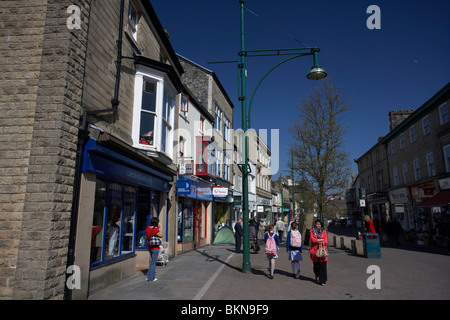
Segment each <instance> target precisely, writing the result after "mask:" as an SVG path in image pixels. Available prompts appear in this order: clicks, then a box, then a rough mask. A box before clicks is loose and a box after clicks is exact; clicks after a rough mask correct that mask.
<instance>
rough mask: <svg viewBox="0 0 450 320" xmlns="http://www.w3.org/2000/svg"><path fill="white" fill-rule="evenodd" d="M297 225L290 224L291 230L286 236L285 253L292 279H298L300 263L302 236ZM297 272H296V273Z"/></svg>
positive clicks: (301, 259) (294, 223) (301, 258)
mask: <svg viewBox="0 0 450 320" xmlns="http://www.w3.org/2000/svg"><path fill="white" fill-rule="evenodd" d="M297 227H298V226H297V223H296V222H292V223H291V230H289V232H288V234H287V240H286V241H287V242H286V251H287V252H288V256H289V260H290V261H291V267H292V273H293V275H294V278H296V279H299V278H300V261H303V257H302V249H303V246H302V235H301V233H300V231H299V230H298V229H297ZM296 270H297V271H296Z"/></svg>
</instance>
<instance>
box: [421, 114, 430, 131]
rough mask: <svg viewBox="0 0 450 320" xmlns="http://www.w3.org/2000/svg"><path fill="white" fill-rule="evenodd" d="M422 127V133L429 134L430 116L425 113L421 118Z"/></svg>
mask: <svg viewBox="0 0 450 320" xmlns="http://www.w3.org/2000/svg"><path fill="white" fill-rule="evenodd" d="M422 129H423V135H427V134H430V132H431V128H430V117H429V116H428V115H426V116H425V117H423V118H422Z"/></svg>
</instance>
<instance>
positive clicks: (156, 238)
mask: <svg viewBox="0 0 450 320" xmlns="http://www.w3.org/2000/svg"><path fill="white" fill-rule="evenodd" d="M160 229H161V226H160V224H159V219H158V218H156V217H152V218H151V220H150V225H149V226H148V227H147V229H146V232H147V242H148V252H149V253H150V265H149V267H148V272H147V276H146V279H147V281H157V280H158V279H157V278H155V269H156V261H158V255H159V246H160V245H161V238H162V236H163V235H162V231H161V230H160Z"/></svg>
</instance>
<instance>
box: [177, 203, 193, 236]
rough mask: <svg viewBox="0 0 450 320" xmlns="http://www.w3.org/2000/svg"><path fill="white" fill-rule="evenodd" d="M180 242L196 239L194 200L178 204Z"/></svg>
mask: <svg viewBox="0 0 450 320" xmlns="http://www.w3.org/2000/svg"><path fill="white" fill-rule="evenodd" d="M177 239H178V242H181V243H183V242H184V243H186V242H190V241H192V240H193V239H194V205H193V202H192V200H190V199H183V200H182V201H180V202H179V204H178V237H177Z"/></svg>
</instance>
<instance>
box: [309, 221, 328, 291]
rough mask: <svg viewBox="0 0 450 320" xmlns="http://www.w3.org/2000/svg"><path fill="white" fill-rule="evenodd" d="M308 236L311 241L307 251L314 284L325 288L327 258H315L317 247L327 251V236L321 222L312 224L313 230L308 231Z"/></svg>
mask: <svg viewBox="0 0 450 320" xmlns="http://www.w3.org/2000/svg"><path fill="white" fill-rule="evenodd" d="M309 236H310V239H311V248H310V249H309V256H310V259H311V261H312V262H313V271H314V275H315V276H316V282H318V283H320V284H321V285H322V286H325V285H326V283H327V280H328V279H327V261H328V257H324V258H319V257H317V256H316V253H317V250H318V249H319V246H320V245H322V246H324V247H325V249H327V251H328V248H327V244H328V236H327V232H326V231H325V230H324V229H323V226H322V222H321V221H320V220H316V222H315V223H314V228H313V229H312V230H310V231H309Z"/></svg>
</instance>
